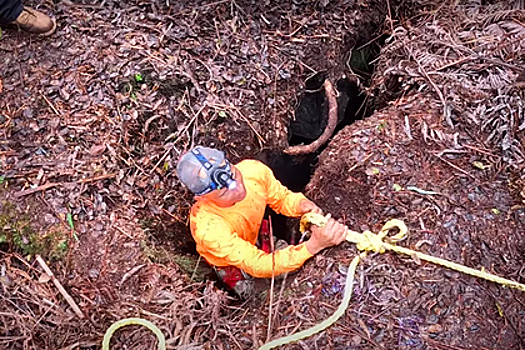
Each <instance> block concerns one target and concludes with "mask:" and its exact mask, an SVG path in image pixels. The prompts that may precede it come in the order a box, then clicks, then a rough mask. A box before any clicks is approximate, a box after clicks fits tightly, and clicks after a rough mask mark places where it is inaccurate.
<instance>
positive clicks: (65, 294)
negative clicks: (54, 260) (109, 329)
mask: <svg viewBox="0 0 525 350" xmlns="http://www.w3.org/2000/svg"><path fill="white" fill-rule="evenodd" d="M36 261H37V262H38V264H39V265H40V267H42V269H43V270H44V271H45V273H46V274H47V275H48V276H49V277H51V279H52V280H53V283H54V284H55V286H56V287H57V289H58V290H59V292H60V294H62V296H63V297H64V299H66V301H67V303H68V304H69V306H71V308H72V309H73V311H74V312H75V314H76V315H77V316H78V317H79V318H81V319H82V318H84V314H83V313H82V311H81V310H80V308H79V307H78V305H77V303H75V300H73V298H72V297H71V295H69V293H68V292H67V291H66V289H65V288H64V287H63V286H62V284H61V283H60V281H59V280H58V279H57V278H56V277H55V274H54V273H53V271H51V269H50V268H49V266H47V264H46V262H45V261H44V259H42V257H41V256H40V255H37V256H36Z"/></svg>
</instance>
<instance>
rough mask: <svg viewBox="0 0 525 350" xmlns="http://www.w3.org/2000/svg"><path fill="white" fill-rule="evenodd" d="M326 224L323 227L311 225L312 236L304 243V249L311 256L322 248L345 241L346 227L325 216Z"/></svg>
mask: <svg viewBox="0 0 525 350" xmlns="http://www.w3.org/2000/svg"><path fill="white" fill-rule="evenodd" d="M326 218H327V219H328V222H327V223H326V225H325V226H324V227H318V226H315V225H312V227H311V228H310V231H311V232H312V236H311V237H310V239H309V240H308V241H307V242H306V249H308V251H309V252H310V253H312V254H313V255H315V254H317V253H319V252H320V251H321V250H323V249H324V248H328V247H331V246H334V245H338V244H341V243H342V242H343V241H344V240H345V239H346V232H347V231H348V227H346V226H345V225H343V224H341V223H339V222H337V221H335V220H334V219H332V218H331V217H330V214H328V215H327V216H326Z"/></svg>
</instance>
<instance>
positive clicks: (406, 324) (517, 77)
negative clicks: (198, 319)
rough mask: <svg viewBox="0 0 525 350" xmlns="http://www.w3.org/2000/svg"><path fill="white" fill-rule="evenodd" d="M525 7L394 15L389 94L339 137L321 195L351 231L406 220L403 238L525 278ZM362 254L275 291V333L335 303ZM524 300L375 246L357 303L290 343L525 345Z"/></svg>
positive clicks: (384, 86)
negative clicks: (397, 20)
mask: <svg viewBox="0 0 525 350" xmlns="http://www.w3.org/2000/svg"><path fill="white" fill-rule="evenodd" d="M522 20H523V11H517V10H512V9H511V8H509V4H506V5H504V6H496V7H488V8H480V7H479V6H477V7H476V6H474V5H473V7H464V8H459V7H450V8H447V7H446V6H445V7H443V8H441V9H440V11H437V12H436V13H434V15H433V17H429V18H425V19H423V20H421V21H419V22H416V23H410V22H408V23H406V24H405V25H404V26H402V27H399V28H395V29H394V35H393V37H392V38H391V40H390V43H389V44H388V45H387V46H386V47H385V48H384V49H383V51H382V54H381V57H380V60H379V64H378V71H377V72H376V75H375V77H374V81H375V85H374V86H373V88H372V91H374V93H378V94H379V95H378V96H379V98H383V99H385V100H384V101H383V102H384V105H386V107H384V108H383V109H381V110H380V111H378V112H376V113H374V115H372V116H371V117H369V118H367V119H365V120H363V121H359V122H356V123H355V124H353V125H351V126H348V127H346V128H345V129H343V130H342V131H341V132H340V133H339V134H337V135H336V136H335V137H334V138H333V140H332V141H331V142H330V144H329V145H328V147H327V148H326V149H325V150H324V151H323V152H322V154H321V155H320V157H319V165H318V167H317V169H316V170H315V173H314V176H313V178H312V181H311V182H310V183H309V185H308V186H307V194H308V195H309V196H310V198H312V199H313V200H314V201H315V202H316V203H320V205H321V206H322V208H323V209H324V210H325V211H326V212H329V213H331V214H332V215H334V216H335V217H337V218H340V219H342V220H343V221H344V222H345V224H347V225H348V226H349V227H350V228H352V229H354V230H357V231H364V230H371V231H372V232H378V231H379V230H380V229H381V227H382V226H383V224H384V223H385V222H386V221H388V220H389V219H392V218H397V219H401V220H403V221H404V222H405V223H406V224H407V226H408V228H409V234H408V237H407V238H406V239H404V240H402V241H401V242H399V243H398V244H399V245H401V246H404V247H408V248H410V249H413V250H418V251H421V252H424V253H427V254H430V255H433V256H436V257H441V258H444V259H447V260H450V261H453V262H456V263H460V264H463V265H466V266H469V267H473V268H476V269H478V270H486V271H488V272H491V273H494V274H496V275H499V276H504V277H506V278H508V279H512V280H514V281H517V282H521V283H523V282H525V276H524V275H523V256H524V253H525V236H524V235H523V232H524V229H525V227H524V224H525V221H524V220H525V212H524V207H523V205H522V204H523V201H522V195H521V194H520V191H521V189H522V182H521V180H520V173H521V172H522V171H523V166H522V155H523V151H522V147H523V140H524V136H523V131H522V128H520V127H519V125H522V123H523V122H524V121H525V117H524V116H523V114H522V109H521V105H522V101H523V87H522V86H523V84H522V83H521V80H522V79H523V78H522V74H521V73H522V70H521V68H522V67H523V63H524V62H523V57H524V56H523V53H525V52H524V45H523V43H524V38H525V36H524V34H523V33H525V27H524V25H523V21H522ZM392 98H394V99H395V100H394V101H392V102H385V101H390V99H392ZM380 103H381V102H380ZM356 254H358V251H357V250H356V248H355V247H354V246H352V245H350V244H349V243H345V244H343V245H342V246H340V247H337V248H334V249H330V250H329V251H327V252H325V253H324V254H323V255H320V256H316V257H315V259H313V261H311V262H309V263H307V264H306V266H305V268H304V269H303V270H301V271H300V272H299V273H298V274H297V276H296V277H295V279H294V282H293V283H292V285H291V288H290V289H289V290H287V292H286V293H284V294H282V295H280V296H277V297H276V298H277V300H278V301H277V302H278V304H279V305H280V309H279V310H280V311H277V312H276V313H277V314H278V315H277V316H276V324H275V326H274V335H275V337H277V336H278V335H279V336H282V335H285V334H289V333H293V332H295V331H296V330H301V329H304V328H307V327H310V326H312V325H314V324H317V323H319V322H320V321H322V320H324V319H326V318H327V317H328V316H329V315H331V314H332V313H333V311H334V310H335V309H336V307H337V306H338V303H339V302H340V299H341V295H342V293H343V287H344V281H345V278H346V267H347V266H348V264H349V262H350V261H351V260H352V259H353V257H354V256H355V255H356ZM524 303H525V293H523V292H522V291H519V290H513V289H509V288H507V287H502V286H500V285H497V284H494V283H490V282H487V281H484V280H480V279H476V278H473V277H470V276H467V275H463V274H460V273H458V272H454V271H451V270H447V269H445V268H442V267H437V266H435V265H432V264H429V263H425V262H421V261H419V260H418V259H412V258H411V257H408V256H399V255H395V254H394V253H388V252H387V253H385V254H382V255H379V254H369V255H368V257H367V258H366V259H365V260H364V261H363V262H362V263H361V265H360V268H359V270H358V273H357V275H356V286H355V289H354V295H353V297H352V300H351V303H350V306H349V308H348V309H347V312H346V314H345V315H344V316H343V317H342V318H341V319H340V320H339V321H338V322H337V323H336V324H334V325H333V326H332V327H330V328H329V329H327V330H326V331H324V332H322V333H320V334H318V335H316V336H313V337H311V338H309V339H306V340H304V341H301V342H299V343H298V344H294V345H290V346H288V347H289V348H298V349H299V348H308V349H311V348H319V349H328V348H329V349H346V348H348V347H351V348H356V349H522V348H523V347H524V346H525V340H524V335H525V333H524V332H525V321H524V317H523V316H524V305H525V304H524ZM266 317H267V316H266Z"/></svg>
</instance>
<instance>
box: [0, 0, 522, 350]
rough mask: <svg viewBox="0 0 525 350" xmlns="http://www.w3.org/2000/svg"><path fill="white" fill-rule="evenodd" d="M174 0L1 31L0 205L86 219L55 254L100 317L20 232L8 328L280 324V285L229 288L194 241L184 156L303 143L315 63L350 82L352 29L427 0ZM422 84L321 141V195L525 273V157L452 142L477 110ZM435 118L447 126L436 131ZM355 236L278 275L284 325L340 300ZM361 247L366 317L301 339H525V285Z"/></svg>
mask: <svg viewBox="0 0 525 350" xmlns="http://www.w3.org/2000/svg"><path fill="white" fill-rule="evenodd" d="M169 3H170V6H167V5H166V4H167V2H165V1H161V2H155V1H148V2H144V1H139V0H137V1H128V2H117V1H112V0H109V1H105V2H103V4H104V6H100V5H99V4H98V3H97V4H92V3H90V2H82V3H71V2H69V1H62V2H58V3H57V4H53V3H52V2H46V3H42V4H40V5H41V6H40V9H41V10H43V11H46V12H49V13H53V14H54V15H56V17H57V21H58V31H57V34H55V35H54V36H53V37H51V38H47V39H42V38H35V37H32V36H28V35H25V34H23V33H17V32H16V31H13V30H5V31H3V32H2V35H3V36H2V38H1V39H0V52H1V55H2V63H1V64H0V96H1V98H0V125H1V129H0V176H1V178H0V179H1V180H0V184H1V186H2V190H1V192H0V193H1V197H0V199H1V203H0V204H1V206H0V209H2V208H5V207H6V205H7V204H9V205H10V206H13V207H14V208H16V209H15V214H14V215H12V214H10V215H11V216H10V218H9V219H10V222H12V224H10V225H11V226H9V227H1V228H0V229H1V230H2V231H12V230H13V226H12V225H15V224H17V222H18V224H20V225H21V226H25V225H26V221H25V220H26V219H24V221H23V222H22V223H20V222H19V221H21V220H18V218H22V217H24V218H26V217H29V218H30V220H29V222H30V223H29V224H30V226H31V229H32V230H33V231H34V232H36V233H38V234H39V235H40V236H45V235H46V234H47V233H48V232H49V231H50V229H51V228H52V229H53V230H59V231H63V232H65V233H66V236H67V238H68V242H69V250H68V251H67V256H66V257H65V258H64V259H63V260H58V261H56V260H52V259H51V257H50V260H48V263H49V264H50V266H51V268H52V270H53V271H54V272H55V274H56V276H57V278H58V279H59V281H60V282H61V283H62V284H63V285H64V287H65V288H66V290H67V291H68V292H69V293H70V294H71V295H72V297H73V299H74V300H75V302H76V303H77V304H78V305H79V306H80V308H81V310H82V311H83V313H84V314H85V316H86V317H85V318H83V319H79V318H78V317H77V316H75V315H74V314H73V313H72V311H71V309H70V307H69V306H68V305H67V303H66V302H65V300H64V298H63V297H62V295H61V294H60V293H59V292H58V291H57V289H56V288H55V286H54V285H53V284H52V283H51V282H49V281H48V280H47V278H46V277H45V276H43V275H42V271H41V270H40V268H39V267H38V266H37V264H36V263H35V262H34V259H33V258H34V256H33V254H30V255H27V254H21V253H22V251H21V250H20V249H18V248H15V246H14V245H13V244H12V245H10V246H7V245H5V244H3V245H1V246H0V247H1V250H0V254H1V260H0V282H1V284H0V298H1V299H2V303H0V304H1V306H0V325H1V327H0V329H1V330H0V347H2V348H3V347H5V348H9V349H76V348H89V349H97V348H99V347H100V342H101V338H102V336H103V333H104V332H105V330H106V329H107V328H108V326H109V325H110V324H111V323H113V322H114V321H116V320H118V319H121V318H124V317H144V318H147V319H150V320H152V321H153V322H154V323H155V324H157V325H158V326H159V327H160V328H161V329H162V331H163V332H164V334H166V337H167V339H168V341H169V344H170V346H172V347H173V348H179V349H200V348H205V349H231V348H238V349H248V348H253V347H254V346H256V345H259V344H262V343H263V342H264V339H266V325H267V319H266V317H267V314H266V313H267V299H265V298H264V295H262V296H261V298H260V299H259V301H258V302H257V301H255V302H254V301H252V302H251V303H245V304H239V302H236V301H232V300H230V299H229V297H228V296H227V295H226V293H224V292H223V291H222V290H220V289H217V288H216V287H215V286H214V283H213V281H211V280H206V279H204V280H203V279H202V278H203V277H205V276H206V274H207V273H209V271H207V270H206V269H204V270H203V271H200V270H199V269H200V266H201V265H203V263H202V262H197V261H195V258H194V256H193V257H191V256H190V257H187V256H186V255H185V253H187V252H191V250H192V241H191V238H189V234H188V229H187V214H188V210H189V208H190V205H191V196H189V194H188V193H187V192H186V191H185V190H184V189H183V188H182V187H181V185H180V183H179V182H178V180H177V178H176V177H175V175H174V173H173V172H172V169H173V165H174V162H175V161H176V159H177V158H178V156H179V155H180V153H181V152H183V151H184V150H186V149H188V148H189V147H191V146H192V145H194V144H205V145H211V146H217V147H219V148H222V149H224V150H226V151H227V153H228V154H229V156H230V158H231V159H232V160H233V161H237V160H240V159H242V158H245V157H256V156H258V155H259V154H260V153H261V152H263V151H265V150H276V149H282V148H283V147H285V146H286V145H287V125H288V123H289V121H290V120H291V119H292V118H293V117H294V116H293V110H294V108H295V106H296V104H297V101H298V98H300V92H301V91H302V89H303V85H304V81H305V79H306V78H307V77H308V76H310V75H311V74H312V73H314V72H318V71H325V72H326V74H327V76H328V77H329V78H330V79H332V80H333V81H334V82H335V81H336V80H337V79H338V78H340V77H341V76H342V75H343V74H347V75H348V74H350V72H349V71H348V66H347V64H346V63H347V62H348V59H349V57H348V56H349V49H350V48H351V47H353V46H354V45H356V46H359V45H362V44H365V43H366V42H368V41H369V40H373V39H376V38H378V37H377V36H376V34H379V33H380V32H382V29H383V26H384V23H383V22H384V19H385V16H386V14H387V13H392V16H393V17H395V18H403V19H406V18H409V17H411V14H413V13H414V12H416V11H417V10H418V9H421V8H423V7H424V5H425V2H423V1H422V2H414V3H412V2H404V1H390V2H389V4H388V5H389V6H387V4H386V3H383V2H371V3H366V2H360V1H357V2H354V1H304V2H301V1H299V2H297V1H290V2H284V3H279V4H274V3H272V2H250V1H217V2H205V1H203V2H198V3H193V2H192V3H191V4H190V3H189V2H185V1H183V2H169ZM26 5H33V6H37V5H39V3H37V2H34V1H29V2H27V3H26ZM389 7H390V8H389ZM406 8H409V9H410V11H411V13H409V12H407V11H405V9H406ZM417 18H419V17H417ZM412 20H414V19H413V18H412ZM390 25H391V23H389V22H387V24H386V25H385V28H386V29H385V31H387V32H388V31H389V27H390ZM394 80H395V79H394ZM392 92H394V93H399V91H398V90H395V91H392ZM401 94H403V92H401ZM407 96H408V97H406V96H405V99H403V100H398V101H397V103H396V106H392V107H390V108H388V109H385V110H383V111H381V112H379V113H376V114H374V116H373V117H371V118H369V119H367V120H365V121H362V122H359V123H356V124H355V125H352V126H350V127H348V128H346V129H344V130H343V131H342V132H341V133H339V134H338V135H337V136H336V137H335V138H334V140H333V141H332V142H331V144H330V145H329V146H328V148H327V149H326V150H325V151H324V152H323V153H322V155H321V157H320V159H319V166H318V169H317V170H316V172H315V175H314V178H313V179H312V182H311V183H310V185H309V186H308V189H307V193H308V195H309V196H311V197H312V198H313V199H314V200H315V201H316V202H317V203H318V204H319V205H320V206H321V207H323V209H325V210H326V211H329V212H331V213H332V214H333V215H334V216H336V217H340V218H342V219H343V220H344V221H345V222H346V223H347V224H348V225H349V226H351V227H352V228H354V229H359V230H362V229H367V228H368V229H372V230H377V229H378V228H380V227H381V225H382V224H383V223H384V222H385V221H386V220H387V219H388V218H392V217H397V218H402V219H403V220H405V222H406V223H407V224H408V225H409V228H410V235H409V237H408V238H407V239H406V240H405V241H403V242H401V243H400V244H401V245H405V246H408V247H412V248H414V247H416V246H417V248H418V249H420V250H422V251H425V252H428V253H429V254H432V255H436V256H440V257H444V258H447V259H450V260H453V261H456V262H460V263H463V264H465V265H468V266H472V267H476V268H481V267H485V268H486V269H487V270H488V271H491V272H494V273H497V274H499V275H501V276H505V277H507V278H511V279H514V280H517V281H520V280H522V279H523V277H522V274H523V272H522V257H523V249H525V242H524V241H523V239H522V238H521V235H520V232H523V227H522V220H524V218H523V215H524V213H523V212H522V211H523V210H522V209H521V207H519V206H516V205H520V204H521V203H520V202H517V198H518V197H519V195H518V193H519V189H518V190H517V191H516V190H513V191H514V192H511V189H510V188H513V187H509V183H512V184H518V186H519V181H515V180H516V177H517V176H515V175H514V176H511V173H510V172H509V171H508V169H507V167H506V166H505V165H504V164H506V163H505V161H504V160H502V156H501V155H500V154H499V153H498V152H499V150H498V149H496V148H493V147H491V146H490V145H489V144H486V145H482V144H481V143H480V141H479V140H481V139H484V138H483V137H484V136H485V135H484V134H482V133H477V132H471V130H469V131H468V132H467V131H460V132H459V136H458V137H459V138H460V140H461V142H462V144H465V145H468V146H469V147H468V148H464V149H462V152H449V151H450V150H454V143H453V140H454V136H453V135H454V133H455V132H457V130H455V131H452V130H449V129H447V127H446V126H445V124H444V122H443V121H442V118H441V115H440V110H439V108H437V107H435V99H436V97H435V96H433V97H432V98H431V97H430V96H427V95H414V94H408V95H407ZM394 97H395V98H397V97H399V96H398V95H395V96H390V98H394ZM426 99H428V105H427V106H426V107H422V106H425V105H424V104H423V102H424V101H427V100H426ZM383 102H385V101H383ZM417 102H419V103H417ZM405 115H406V116H408V118H409V121H410V126H411V138H412V139H410V138H409V137H408V136H407V133H406V131H405ZM423 119H425V120H426V125H428V126H430V128H431V129H435V130H440V131H442V132H443V133H444V134H445V135H447V137H446V138H444V139H443V140H442V141H434V140H427V139H426V136H425V137H423V136H421V132H420V130H421V128H422V124H421V121H422V120H423ZM425 135H426V134H425ZM482 136H483V137H482ZM473 162H481V163H482V164H483V165H487V166H488V167H486V168H485V170H481V169H478V168H476V167H475V166H473V164H478V163H473ZM451 164H453V165H454V166H451ZM342 175H343V176H342ZM394 184H397V185H399V186H400V187H401V190H399V191H394V190H393V188H394ZM409 185H413V186H417V187H418V188H421V189H425V190H432V191H436V192H438V194H436V195H424V194H418V193H415V192H413V191H410V190H407V189H406V186H409ZM3 214H4V212H2V215H3ZM69 216H70V217H71V218H72V219H73V223H74V227H71V225H70V223H69V222H68V221H69V220H68V217H69ZM18 224H17V225H18ZM17 227H18V226H17ZM152 247H153V248H155V249H153V248H152ZM159 247H162V248H164V250H161V249H159ZM166 251H167V252H166ZM25 253H27V252H25ZM43 253H45V252H43ZM174 253H179V254H174ZM181 253H184V254H181ZM354 255H355V250H354V248H353V247H350V246H349V245H343V246H341V247H338V248H335V249H331V250H328V251H326V252H325V253H323V254H322V255H319V256H317V257H316V258H315V259H312V261H310V262H309V263H308V264H307V265H306V266H305V268H304V269H302V270H301V271H300V272H299V273H298V274H296V275H294V276H293V278H292V277H291V276H290V277H288V282H289V283H290V288H289V289H286V290H285V291H284V292H283V293H282V294H279V295H280V296H279V295H277V296H276V300H277V302H278V303H279V305H280V306H279V310H280V311H279V312H277V314H278V315H279V316H278V318H277V321H276V323H275V324H274V327H273V329H274V331H273V332H272V338H274V337H277V336H278V335H282V334H285V333H289V332H291V331H292V330H293V329H295V328H299V329H300V328H305V327H306V326H307V325H310V324H312V323H314V322H317V321H319V320H321V319H323V318H324V317H326V316H327V315H329V314H330V313H331V312H332V311H333V310H334V308H335V306H336V305H337V302H338V299H339V295H340V294H341V288H342V286H341V281H342V280H343V278H344V277H343V276H342V270H343V269H342V268H341V266H346V265H348V263H349V261H350V260H351V258H352V257H353V256H354ZM361 266H362V267H361V269H360V271H359V276H358V278H359V287H358V288H356V290H355V295H354V297H353V299H352V302H351V306H350V307H349V310H348V311H347V314H346V316H345V317H344V318H343V319H342V320H341V321H339V322H338V323H337V324H336V325H335V326H333V327H331V328H330V329H328V330H327V331H326V332H323V333H321V334H320V335H317V336H315V337H312V338H311V339H307V340H305V341H304V342H302V343H300V345H291V346H290V348H299V347H301V348H312V349H313V348H319V349H327V348H334V349H337V348H340V349H342V348H348V347H349V346H352V347H354V348H359V349H361V348H369V349H372V348H373V349H376V348H384V349H394V348H395V349H397V348H399V349H403V348H407V349H408V348H416V349H430V348H439V349H466V348H470V349H485V348H487V349H503V348H506V349H521V348H523V347H524V345H525V344H524V343H523V337H524V336H525V333H524V324H523V311H522V310H523V302H524V301H525V299H524V296H523V295H522V293H521V292H517V291H514V290H508V289H504V288H501V287H498V286H495V285H493V284H490V283H486V282H483V281H479V280H477V279H474V278H469V277H465V276H461V275H459V274H457V273H450V272H448V271H446V270H444V269H441V268H437V267H434V266H432V265H429V264H421V265H419V264H417V263H416V262H414V261H412V260H410V259H409V258H406V257H399V256H394V255H393V254H390V253H387V254H385V255H381V256H372V255H370V256H369V257H368V258H367V259H366V260H365V261H364V262H363V263H362V265H361ZM279 288H280V286H279V285H278V288H277V290H279ZM266 294H267V292H266ZM261 310H262V311H261ZM145 334H146V333H144V332H143V331H141V330H137V329H135V328H131V329H127V330H124V331H122V332H120V333H119V334H117V336H116V339H115V340H114V343H113V348H114V349H117V348H126V349H144V348H148V346H151V348H154V345H153V344H152V342H153V341H152V339H150V338H148V337H146V336H145Z"/></svg>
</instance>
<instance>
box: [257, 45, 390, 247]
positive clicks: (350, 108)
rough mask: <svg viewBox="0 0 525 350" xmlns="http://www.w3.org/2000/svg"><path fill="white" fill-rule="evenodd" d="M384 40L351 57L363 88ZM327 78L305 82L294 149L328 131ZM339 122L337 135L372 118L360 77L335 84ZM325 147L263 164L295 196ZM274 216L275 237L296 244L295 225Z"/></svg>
mask: <svg viewBox="0 0 525 350" xmlns="http://www.w3.org/2000/svg"><path fill="white" fill-rule="evenodd" d="M383 42H384V38H380V39H379V40H377V41H375V42H365V41H364V40H361V41H358V43H357V44H356V46H355V47H356V49H354V50H352V52H351V53H350V54H349V57H348V60H347V62H346V66H347V68H348V70H350V71H351V72H352V73H354V74H355V75H357V76H359V78H360V79H361V84H363V86H368V85H369V84H370V79H371V77H372V72H373V69H374V65H373V64H372V62H373V61H374V59H375V58H376V57H377V56H378V55H379V52H380V45H381V44H382V43H383ZM325 79H326V74H325V73H324V72H320V73H317V74H314V75H313V76H311V77H309V78H308V79H307V80H306V82H305V91H304V93H303V95H302V96H301V97H300V99H299V103H298V104H297V107H296V109H295V120H293V121H291V122H290V126H289V135H288V143H289V144H290V145H291V146H294V145H299V144H309V143H311V142H313V141H315V140H316V139H318V138H319V137H320V136H321V134H322V133H323V131H324V129H325V128H326V124H327V119H328V104H327V100H326V96H325V91H324V88H323V84H324V81H325ZM335 87H336V89H337V91H338V93H339V96H338V97H337V107H338V112H337V113H338V122H337V127H336V130H335V132H334V135H335V134H336V133H337V132H339V131H340V130H341V129H343V128H344V127H345V126H347V125H350V124H352V123H354V122H355V121H356V120H361V119H363V118H366V117H367V116H369V115H371V114H372V112H373V108H370V106H367V99H366V95H365V94H364V93H363V90H362V88H361V87H360V84H359V82H358V79H357V77H355V76H351V77H342V78H341V79H339V80H338V81H337V82H336V86H335ZM325 147H326V145H324V146H322V147H321V148H320V149H319V150H317V151H316V152H315V153H312V154H308V155H301V156H290V155H287V154H281V153H263V154H262V155H261V156H260V158H259V159H260V160H261V161H262V162H264V163H265V164H266V165H268V166H269V167H270V168H271V169H272V170H273V172H274V174H275V177H276V178H277V179H278V180H279V181H280V182H281V183H282V184H283V185H285V186H286V187H288V188H289V189H290V190H292V191H294V192H302V191H303V190H304V188H305V187H306V185H307V184H308V183H309V182H310V178H311V176H312V174H313V172H314V170H315V165H316V164H317V157H318V155H319V154H320V153H321V152H322V151H323V150H324V148H325ZM267 214H269V215H271V216H272V224H273V225H272V226H273V232H274V235H276V236H277V237H278V238H280V239H285V240H286V241H288V242H289V243H291V244H297V243H298V240H299V235H298V232H297V229H296V228H295V227H296V226H297V225H296V222H294V220H290V219H289V218H287V217H286V216H284V215H280V214H277V213H275V212H274V211H273V210H271V209H269V210H267Z"/></svg>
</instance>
